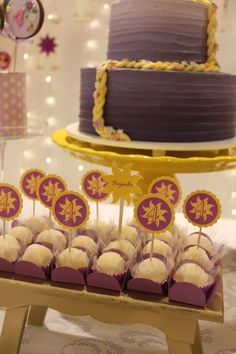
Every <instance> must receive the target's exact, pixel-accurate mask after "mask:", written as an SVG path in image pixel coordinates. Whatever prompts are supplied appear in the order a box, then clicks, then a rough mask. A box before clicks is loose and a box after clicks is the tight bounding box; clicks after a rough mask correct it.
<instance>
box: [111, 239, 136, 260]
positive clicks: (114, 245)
mask: <svg viewBox="0 0 236 354" xmlns="http://www.w3.org/2000/svg"><path fill="white" fill-rule="evenodd" d="M112 249H116V250H120V251H121V252H123V253H124V254H125V255H126V256H127V257H128V258H132V257H133V255H134V253H135V247H134V246H133V245H132V243H131V242H129V241H127V240H117V241H112V242H110V243H109V244H108V245H107V246H106V247H105V251H109V250H112Z"/></svg>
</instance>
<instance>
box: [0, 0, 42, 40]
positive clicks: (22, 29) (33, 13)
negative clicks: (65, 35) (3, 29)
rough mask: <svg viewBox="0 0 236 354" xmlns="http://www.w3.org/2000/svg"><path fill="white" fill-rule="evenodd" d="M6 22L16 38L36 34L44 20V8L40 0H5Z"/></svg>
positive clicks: (25, 37)
mask: <svg viewBox="0 0 236 354" xmlns="http://www.w3.org/2000/svg"><path fill="white" fill-rule="evenodd" d="M4 7H5V9H6V22H7V24H8V26H9V30H10V33H11V34H12V35H13V36H14V37H15V38H16V39H27V38H31V37H33V36H34V35H36V34H37V33H38V32H39V31H40V29H41V27H42V25H43V21H44V9H43V6H42V4H41V2H40V1H39V0H10V1H7V2H5V4H4Z"/></svg>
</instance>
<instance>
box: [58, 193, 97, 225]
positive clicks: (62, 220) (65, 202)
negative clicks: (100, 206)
mask: <svg viewBox="0 0 236 354" xmlns="http://www.w3.org/2000/svg"><path fill="white" fill-rule="evenodd" d="M52 212H53V215H54V217H55V219H56V220H57V222H58V223H59V224H60V225H61V226H62V227H64V228H66V229H70V230H74V229H78V228H80V227H82V226H83V225H85V224H86V223H87V220H88V218H89V213H90V212H89V205H88V203H87V201H86V199H85V198H84V197H83V196H82V195H80V194H79V193H76V192H71V191H67V192H64V193H61V194H60V195H58V196H57V197H56V198H55V200H54V202H53V207H52Z"/></svg>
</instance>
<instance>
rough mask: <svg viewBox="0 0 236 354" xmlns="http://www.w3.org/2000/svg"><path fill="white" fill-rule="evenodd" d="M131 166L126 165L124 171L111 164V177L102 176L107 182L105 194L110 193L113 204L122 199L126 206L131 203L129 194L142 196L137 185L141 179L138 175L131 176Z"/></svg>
mask: <svg viewBox="0 0 236 354" xmlns="http://www.w3.org/2000/svg"><path fill="white" fill-rule="evenodd" d="M131 168H132V164H127V165H125V166H124V169H119V167H118V166H117V164H116V163H113V164H112V173H113V174H112V175H106V176H104V180H105V181H106V182H108V184H107V186H106V187H105V189H104V191H105V193H109V194H110V193H112V196H113V203H116V202H117V201H118V200H120V199H123V200H125V201H126V202H127V203H128V204H129V203H130V201H131V194H133V193H137V194H142V190H141V189H140V187H138V186H137V183H138V182H139V181H140V179H142V176H140V175H134V176H132V175H131Z"/></svg>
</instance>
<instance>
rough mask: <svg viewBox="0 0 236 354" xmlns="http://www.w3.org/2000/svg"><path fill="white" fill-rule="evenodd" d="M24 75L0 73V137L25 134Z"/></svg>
mask: <svg viewBox="0 0 236 354" xmlns="http://www.w3.org/2000/svg"><path fill="white" fill-rule="evenodd" d="M26 125H27V107H26V75H25V74H24V73H0V136H17V135H23V134H25V133H26Z"/></svg>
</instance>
